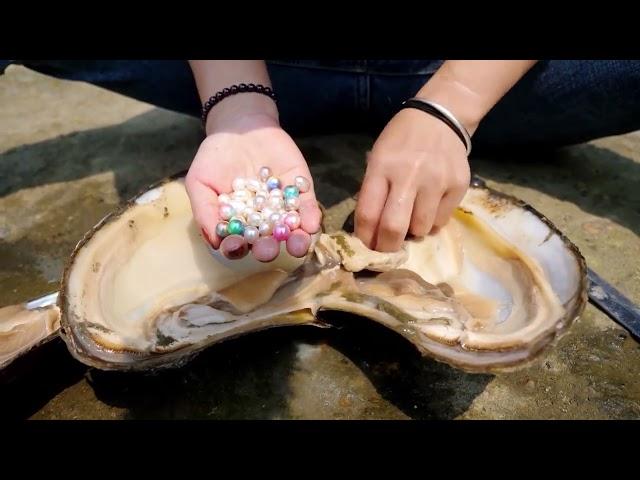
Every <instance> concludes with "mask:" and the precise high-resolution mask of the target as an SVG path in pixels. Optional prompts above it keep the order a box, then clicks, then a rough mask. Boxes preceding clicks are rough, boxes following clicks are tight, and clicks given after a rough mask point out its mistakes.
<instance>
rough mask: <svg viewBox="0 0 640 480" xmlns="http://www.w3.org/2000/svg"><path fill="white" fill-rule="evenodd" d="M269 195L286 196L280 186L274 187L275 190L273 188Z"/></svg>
mask: <svg viewBox="0 0 640 480" xmlns="http://www.w3.org/2000/svg"><path fill="white" fill-rule="evenodd" d="M269 196H270V197H278V198H284V193H282V190H280V189H279V188H274V189H273V190H271V191H270V192H269Z"/></svg>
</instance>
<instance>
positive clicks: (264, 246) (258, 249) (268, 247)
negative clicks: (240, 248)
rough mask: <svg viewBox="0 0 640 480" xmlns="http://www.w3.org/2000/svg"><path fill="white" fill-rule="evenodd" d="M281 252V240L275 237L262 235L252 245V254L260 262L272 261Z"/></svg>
mask: <svg viewBox="0 0 640 480" xmlns="http://www.w3.org/2000/svg"><path fill="white" fill-rule="evenodd" d="M279 253H280V242H278V241H277V240H276V239H275V238H273V237H260V238H259V239H258V240H256V242H255V243H254V244H253V246H252V247H251V254H252V255H253V256H254V258H255V259H256V260H258V261H260V262H271V261H272V260H274V259H275V258H276V257H277V256H278V254H279Z"/></svg>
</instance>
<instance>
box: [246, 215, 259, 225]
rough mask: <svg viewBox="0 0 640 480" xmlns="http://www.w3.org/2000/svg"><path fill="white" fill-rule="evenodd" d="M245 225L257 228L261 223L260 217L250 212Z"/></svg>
mask: <svg viewBox="0 0 640 480" xmlns="http://www.w3.org/2000/svg"><path fill="white" fill-rule="evenodd" d="M247 223H248V224H249V225H251V226H253V227H258V226H260V224H261V223H262V215H260V214H259V213H258V212H252V213H250V214H249V215H248V216H247Z"/></svg>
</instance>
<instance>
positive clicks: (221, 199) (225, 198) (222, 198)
mask: <svg viewBox="0 0 640 480" xmlns="http://www.w3.org/2000/svg"><path fill="white" fill-rule="evenodd" d="M230 201H231V197H230V196H229V195H227V194H226V193H221V194H220V195H218V203H227V204H228V203H229V202H230Z"/></svg>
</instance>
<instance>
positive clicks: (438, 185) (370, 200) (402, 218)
mask: <svg viewBox="0 0 640 480" xmlns="http://www.w3.org/2000/svg"><path fill="white" fill-rule="evenodd" d="M469 180H470V171H469V162H468V160H467V156H466V150H465V147H464V145H463V144H462V142H461V141H460V139H459V138H458V137H457V135H456V134H455V133H454V132H453V131H452V130H451V129H450V128H449V127H448V126H447V125H446V124H444V123H443V122H442V121H440V120H438V119H437V118H434V117H432V116H430V115H428V114H425V113H424V112H421V111H419V110H413V109H404V110H401V111H400V112H399V113H398V114H396V115H395V116H394V117H393V118H392V119H391V121H390V122H389V123H388V124H387V126H386V127H385V129H384V130H383V131H382V133H381V134H380V136H379V137H378V139H377V141H376V142H375V144H374V146H373V148H372V151H371V152H370V154H369V157H368V162H367V169H366V173H365V177H364V181H363V183H362V188H361V190H360V194H359V196H358V203H357V206H356V214H355V233H356V235H357V236H358V237H359V238H360V240H362V241H363V242H364V243H365V245H367V246H368V247H369V248H372V249H375V250H378V251H383V252H385V251H389V252H390V251H396V250H399V249H400V247H401V246H402V243H403V241H404V240H405V237H406V236H407V233H410V234H412V235H414V236H418V237H422V236H425V235H427V234H428V233H430V232H432V231H434V230H435V229H437V228H438V227H442V226H443V225H445V224H446V223H447V221H448V220H449V218H450V217H451V214H452V213H453V211H454V209H455V208H456V207H457V206H458V205H459V203H460V202H461V201H462V198H463V197H464V194H465V192H466V191H467V188H468V186H469Z"/></svg>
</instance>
